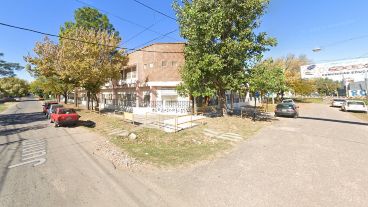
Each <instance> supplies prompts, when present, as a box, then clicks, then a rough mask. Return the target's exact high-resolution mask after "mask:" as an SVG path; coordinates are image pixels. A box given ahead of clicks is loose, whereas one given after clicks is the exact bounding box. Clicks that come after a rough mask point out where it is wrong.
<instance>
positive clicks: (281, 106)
mask: <svg viewBox="0 0 368 207" xmlns="http://www.w3.org/2000/svg"><path fill="white" fill-rule="evenodd" d="M276 108H278V109H293V105H290V104H279V105H277V107H276Z"/></svg>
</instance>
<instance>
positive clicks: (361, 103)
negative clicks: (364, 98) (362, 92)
mask: <svg viewBox="0 0 368 207" xmlns="http://www.w3.org/2000/svg"><path fill="white" fill-rule="evenodd" d="M348 105H356V106H364V102H361V101H351V102H348Z"/></svg>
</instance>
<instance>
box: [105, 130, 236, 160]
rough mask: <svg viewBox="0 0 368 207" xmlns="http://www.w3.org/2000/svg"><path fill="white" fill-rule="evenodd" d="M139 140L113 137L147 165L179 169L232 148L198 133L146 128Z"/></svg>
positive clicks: (113, 139) (139, 133) (227, 144)
mask: <svg viewBox="0 0 368 207" xmlns="http://www.w3.org/2000/svg"><path fill="white" fill-rule="evenodd" d="M136 134H137V135H138V139H137V140H134V141H131V140H129V139H127V138H125V139H122V138H116V137H115V138H112V139H111V141H112V142H113V143H114V144H115V145H117V146H119V147H121V148H122V149H124V150H125V151H127V152H128V153H129V154H130V155H131V156H133V157H135V158H137V159H139V160H140V161H143V162H148V163H151V164H154V165H157V166H177V165H182V164H186V163H192V162H193V161H196V160H204V159H207V158H209V157H211V156H212V155H214V154H216V153H217V152H219V151H223V150H226V149H228V148H229V147H230V146H231V145H230V144H229V143H227V142H225V141H216V142H213V140H210V139H205V138H203V137H202V136H203V135H201V134H198V133H196V132H193V131H191V132H189V131H182V132H178V133H170V134H169V133H166V132H163V131H161V130H158V129H148V128H144V129H141V130H139V131H137V132H136Z"/></svg>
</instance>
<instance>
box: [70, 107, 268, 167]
mask: <svg viewBox="0 0 368 207" xmlns="http://www.w3.org/2000/svg"><path fill="white" fill-rule="evenodd" d="M68 107H72V106H71V105H70V106H68ZM78 113H79V115H81V120H84V121H87V120H91V121H93V122H95V123H96V126H95V128H92V130H94V131H97V132H98V133H100V134H102V135H104V136H105V137H108V138H109V139H110V141H111V142H112V143H114V144H115V145H116V146H118V147H119V148H121V149H122V150H123V151H124V152H127V153H128V154H129V155H130V156H131V157H134V158H136V159H138V160H139V161H141V162H144V163H149V164H153V165H155V166H162V167H170V166H172V167H173V166H180V165H186V164H190V163H194V162H196V161H200V160H206V159H210V158H211V157H214V156H216V155H217V154H219V153H221V152H224V151H226V150H229V149H230V148H231V147H232V146H233V144H232V143H231V142H228V141H224V140H218V139H212V138H209V137H206V136H205V135H204V134H203V130H204V129H212V130H214V131H217V132H222V133H226V132H232V133H237V134H239V135H241V136H242V137H243V138H248V137H249V136H251V135H253V134H254V133H255V132H256V131H258V130H259V129H260V128H261V127H262V126H263V125H265V124H266V123H263V122H257V123H253V122H252V121H250V120H248V119H241V118H236V117H220V118H208V119H206V120H205V122H206V124H204V125H199V126H197V127H193V128H191V129H186V130H183V131H180V132H177V133H166V132H163V131H161V130H158V129H151V128H143V127H137V126H135V125H132V124H130V123H127V122H124V121H123V120H121V119H120V118H117V117H114V116H110V115H100V114H98V113H94V112H89V111H88V110H84V109H78ZM112 128H114V129H115V128H121V129H125V130H128V131H133V132H134V133H135V134H136V135H137V137H138V138H137V139H136V140H130V139H129V138H122V137H116V136H115V137H114V136H109V135H108V134H109V133H110V132H111V129H112Z"/></svg>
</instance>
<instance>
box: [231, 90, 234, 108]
mask: <svg viewBox="0 0 368 207" xmlns="http://www.w3.org/2000/svg"><path fill="white" fill-rule="evenodd" d="M230 105H231V107H230V108H231V112H233V111H234V93H233V91H231V92H230Z"/></svg>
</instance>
